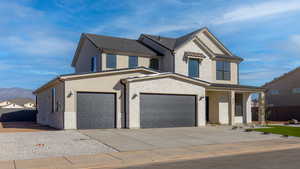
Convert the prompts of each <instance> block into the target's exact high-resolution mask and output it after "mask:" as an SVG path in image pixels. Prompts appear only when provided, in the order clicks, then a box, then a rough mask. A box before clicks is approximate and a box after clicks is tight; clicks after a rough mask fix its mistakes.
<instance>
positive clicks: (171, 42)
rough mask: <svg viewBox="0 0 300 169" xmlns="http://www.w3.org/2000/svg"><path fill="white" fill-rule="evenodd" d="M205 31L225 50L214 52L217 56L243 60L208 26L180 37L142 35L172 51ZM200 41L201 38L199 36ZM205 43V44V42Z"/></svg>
mask: <svg viewBox="0 0 300 169" xmlns="http://www.w3.org/2000/svg"><path fill="white" fill-rule="evenodd" d="M201 31H203V32H204V33H205V35H206V36H208V38H209V39H210V40H212V41H213V42H214V43H215V44H216V45H217V47H219V48H220V50H221V51H223V52H224V53H225V54H224V55H220V54H216V53H213V54H214V55H215V57H216V58H221V57H222V58H225V59H236V60H240V61H242V60H243V59H242V58H241V57H239V56H236V55H233V54H232V53H231V52H230V51H229V50H228V49H227V48H226V47H225V46H224V45H223V43H222V42H221V41H220V40H218V39H217V38H216V37H215V36H214V35H213V34H212V33H211V32H210V31H209V30H208V28H207V27H203V28H200V29H197V30H195V31H193V32H191V33H188V34H186V35H183V36H181V37H178V38H169V37H163V36H156V35H149V34H142V35H141V36H145V37H147V38H149V39H151V40H153V41H154V42H156V43H158V44H160V45H162V46H164V47H165V48H167V49H169V50H170V51H174V50H176V49H178V48H180V47H181V46H182V45H184V44H185V43H187V42H189V41H190V40H193V39H194V38H195V37H196V35H197V34H198V33H199V32H201ZM197 40H198V41H200V39H199V38H197ZM204 45H205V44H204Z"/></svg>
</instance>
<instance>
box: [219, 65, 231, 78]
mask: <svg viewBox="0 0 300 169" xmlns="http://www.w3.org/2000/svg"><path fill="white" fill-rule="evenodd" d="M216 70H217V80H230V79H231V77H230V62H228V61H217V67H216Z"/></svg>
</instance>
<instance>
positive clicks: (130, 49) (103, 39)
mask: <svg viewBox="0 0 300 169" xmlns="http://www.w3.org/2000/svg"><path fill="white" fill-rule="evenodd" d="M84 35H85V36H86V37H87V38H88V39H89V40H91V41H92V42H93V44H94V45H96V46H97V47H98V48H100V49H102V50H106V51H107V52H124V53H129V54H130V53H131V54H136V55H141V56H157V55H158V53H157V52H155V51H154V50H152V49H150V48H149V47H147V46H145V45H143V44H142V43H141V42H140V41H138V40H134V39H127V38H118V37H111V36H103V35H95V34H89V33H85V34H84Z"/></svg>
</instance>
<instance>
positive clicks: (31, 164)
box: [0, 138, 300, 169]
mask: <svg viewBox="0 0 300 169" xmlns="http://www.w3.org/2000/svg"><path fill="white" fill-rule="evenodd" d="M296 148H300V139H298V138H281V139H272V140H263V141H250V142H239V143H231V144H214V145H202V146H190V147H184V148H173V149H170V148H169V149H155V150H143V151H130V152H112V153H103V154H96V155H80V156H66V157H56V158H43V159H33V160H13V161H2V162H0V168H1V169H83V168H84V169H88V168H101V167H106V168H114V167H125V166H132V165H139V164H147V163H154V162H155V163H158V162H168V161H178V160H188V159H200V158H209V157H219V156H227V155H238V154H248V153H259V152H269V151H276V150H286V149H296Z"/></svg>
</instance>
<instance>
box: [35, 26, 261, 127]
mask: <svg viewBox="0 0 300 169" xmlns="http://www.w3.org/2000/svg"><path fill="white" fill-rule="evenodd" d="M242 60H243V59H242V58H241V57H238V56H235V55H234V54H232V52H231V51H229V50H228V49H227V48H226V47H225V46H224V45H223V44H222V43H221V42H220V41H219V40H217V38H216V37H215V36H214V35H213V34H212V33H211V32H210V31H209V30H208V29H207V28H202V29H199V30H196V31H194V32H192V33H189V34H187V35H184V36H181V37H179V38H168V37H161V36H154V35H146V34H142V35H140V37H139V39H137V40H133V39H125V38H116V37H109V36H100V35H94V34H82V36H81V38H80V41H79V44H78V47H77V50H76V52H75V55H74V58H73V61H72V66H73V67H74V68H75V73H74V74H67V75H61V76H58V77H57V78H55V79H53V80H51V81H50V82H48V83H46V84H45V85H43V86H41V87H40V88H38V89H37V90H35V91H34V94H35V95H36V96H37V104H38V108H37V109H38V114H37V121H38V123H40V124H44V125H50V126H52V127H55V128H59V129H91V128H157V127H187V126H205V125H206V123H219V124H230V125H235V124H242V123H245V124H246V123H251V97H250V95H251V94H252V93H260V94H261V96H262V98H263V97H264V94H263V92H264V88H260V87H253V86H244V85H240V84H239V64H240V62H241V61H242ZM261 107H262V106H261ZM262 111H263V109H262Z"/></svg>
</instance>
